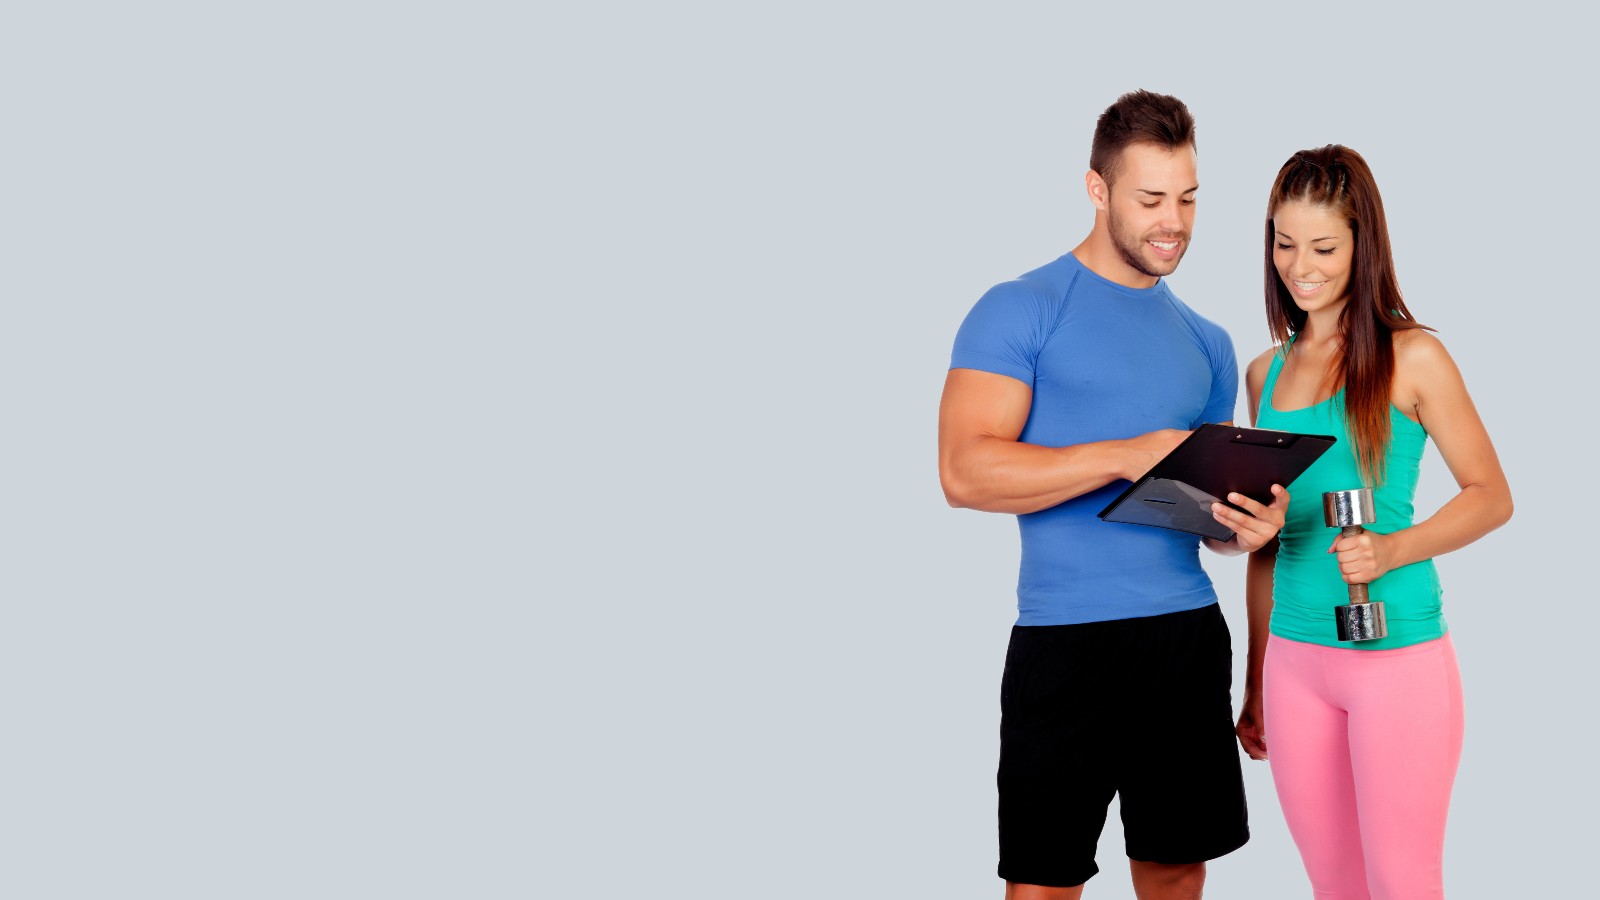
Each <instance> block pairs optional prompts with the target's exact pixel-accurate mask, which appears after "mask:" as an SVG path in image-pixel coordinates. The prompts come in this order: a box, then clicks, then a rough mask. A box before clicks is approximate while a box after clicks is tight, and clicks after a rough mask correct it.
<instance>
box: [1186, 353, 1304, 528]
mask: <svg viewBox="0 0 1600 900" xmlns="http://www.w3.org/2000/svg"><path fill="white" fill-rule="evenodd" d="M1207 324H1208V325H1210V328H1211V333H1210V335H1209V337H1210V341H1209V346H1208V347H1207V350H1206V356H1207V357H1208V358H1209V359H1210V361H1211V397H1210V399H1209V400H1207V402H1206V409H1205V412H1204V413H1202V414H1201V416H1200V421H1201V422H1216V423H1217V424H1218V425H1223V426H1228V427H1232V425H1233V409H1234V406H1235V405H1237V403H1238V398H1239V362H1238V357H1236V356H1235V355H1234V352H1233V340H1232V339H1231V338H1229V337H1228V333H1227V332H1226V331H1223V330H1222V328H1221V327H1219V326H1217V325H1215V324H1211V323H1207ZM1256 368H1258V367H1256V366H1255V364H1254V363H1252V364H1251V371H1249V372H1247V373H1245V386H1246V388H1247V389H1249V390H1247V394H1248V396H1249V398H1250V412H1251V420H1252V421H1254V416H1255V404H1256V393H1257V391H1258V390H1259V386H1258V385H1256V384H1255V379H1256V378H1258V377H1259V376H1261V375H1263V374H1264V372H1257V371H1256ZM1224 499H1226V500H1227V501H1228V503H1232V504H1234V505H1236V506H1242V507H1244V509H1245V512H1239V511H1238V510H1236V509H1234V508H1233V507H1231V506H1229V505H1228V504H1227V503H1213V504H1211V515H1212V517H1213V518H1215V519H1216V520H1217V521H1218V522H1221V523H1222V524H1224V525H1226V526H1228V527H1229V528H1231V529H1233V534H1234V537H1233V540H1230V541H1215V540H1212V539H1211V538H1203V539H1202V540H1203V541H1204V543H1205V545H1206V546H1207V547H1209V548H1210V549H1211V551H1212V552H1213V553H1216V554H1218V555H1221V556H1238V555H1239V554H1241V553H1253V552H1255V551H1257V550H1260V549H1261V548H1262V547H1265V546H1266V545H1267V544H1270V543H1271V542H1272V541H1273V539H1274V538H1276V537H1277V536H1278V531H1279V530H1280V529H1281V528H1283V518H1284V514H1285V513H1286V512H1287V511H1288V509H1289V492H1288V491H1287V490H1285V489H1284V487H1283V486H1282V485H1278V484H1275V485H1273V486H1272V504H1271V505H1270V506H1264V505H1262V504H1261V503H1259V502H1257V501H1255V500H1252V499H1251V498H1249V497H1246V496H1245V495H1243V494H1229V495H1228V496H1227V497H1225V498H1224ZM1247 513H1248V515H1247Z"/></svg>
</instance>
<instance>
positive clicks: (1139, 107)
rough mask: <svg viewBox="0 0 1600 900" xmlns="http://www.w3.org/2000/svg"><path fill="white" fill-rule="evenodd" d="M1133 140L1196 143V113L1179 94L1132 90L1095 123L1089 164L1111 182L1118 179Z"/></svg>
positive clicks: (1168, 145)
mask: <svg viewBox="0 0 1600 900" xmlns="http://www.w3.org/2000/svg"><path fill="white" fill-rule="evenodd" d="M1129 144H1155V145H1156V146H1158V147H1164V148H1166V149H1168V150H1176V149H1178V148H1179V147H1183V146H1189V147H1194V146H1195V142H1194V116H1191V115H1189V107H1187V106H1184V105H1183V101H1182V100H1179V99H1178V98H1177V97H1172V96H1169V95H1167V94H1156V93H1151V92H1150V91H1145V90H1139V91H1129V92H1128V93H1126V94H1123V95H1122V96H1121V97H1118V98H1117V102H1115V103H1113V104H1111V105H1110V106H1108V107H1106V111H1105V112H1103V113H1101V114H1100V120H1099V121H1098V122H1096V123H1095V126H1094V144H1093V145H1092V146H1091V147H1090V148H1089V168H1091V169H1093V170H1095V171H1096V172H1099V173H1100V177H1101V178H1104V179H1105V181H1106V184H1107V185H1110V184H1111V183H1112V182H1113V181H1114V180H1115V179H1116V170H1117V164H1118V163H1120V162H1121V161H1122V150H1123V148H1125V147H1127V146H1128V145H1129Z"/></svg>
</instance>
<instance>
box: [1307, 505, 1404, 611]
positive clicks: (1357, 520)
mask: <svg viewBox="0 0 1600 900" xmlns="http://www.w3.org/2000/svg"><path fill="white" fill-rule="evenodd" d="M1322 518H1323V521H1325V522H1327V523H1328V527H1329V528H1338V529H1341V530H1342V533H1344V534H1361V532H1362V530H1363V529H1362V527H1361V526H1363V525H1371V524H1372V523H1373V522H1376V521H1378V514H1377V509H1376V507H1375V506H1374V504H1373V502H1372V489H1371V488H1358V489H1356V490H1353V491H1329V492H1327V493H1326V494H1323V495H1322ZM1345 587H1347V588H1349V589H1350V603H1349V605H1348V606H1335V607H1334V608H1333V619H1334V623H1335V625H1336V626H1337V627H1338V629H1339V640H1341V641H1370V640H1375V639H1377V638H1381V637H1383V636H1385V635H1387V634H1388V633H1389V622H1388V620H1387V619H1385V618H1384V615H1383V603H1382V602H1381V601H1373V600H1370V599H1369V598H1368V597H1367V586H1366V585H1364V584H1347V585H1345Z"/></svg>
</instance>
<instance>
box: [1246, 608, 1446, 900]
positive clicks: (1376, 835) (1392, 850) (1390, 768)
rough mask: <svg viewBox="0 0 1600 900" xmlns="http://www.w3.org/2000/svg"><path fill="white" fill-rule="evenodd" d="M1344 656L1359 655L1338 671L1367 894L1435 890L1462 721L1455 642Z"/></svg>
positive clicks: (1440, 890)
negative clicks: (1351, 666)
mask: <svg viewBox="0 0 1600 900" xmlns="http://www.w3.org/2000/svg"><path fill="white" fill-rule="evenodd" d="M1349 662H1351V663H1355V664H1359V665H1360V669H1359V671H1356V670H1354V669H1352V671H1351V672H1349V673H1348V674H1347V676H1346V681H1347V683H1348V684H1349V685H1350V690H1349V691H1348V692H1347V699H1348V705H1349V709H1350V747H1351V754H1352V758H1353V760H1354V765H1355V782H1356V806H1357V808H1358V809H1359V810H1360V818H1361V843H1362V849H1363V856H1364V857H1365V859H1366V864H1367V884H1368V885H1369V887H1370V888H1371V891H1372V897H1373V900H1434V898H1442V897H1443V896H1444V881H1443V864H1444V829H1445V817H1446V815H1447V814H1448V813H1449V810H1450V788H1451V786H1452V785H1453V784H1454V783H1455V776H1456V766H1457V764H1458V763H1459V762H1460V760H1461V737H1462V728H1463V716H1462V703H1461V675H1460V672H1459V671H1458V670H1457V668H1456V655H1455V648H1454V647H1453V646H1452V645H1451V643H1450V636H1449V635H1445V636H1444V637H1442V638H1440V639H1439V640H1437V641H1429V642H1428V643H1426V644H1418V645H1417V646H1415V647H1403V648H1400V649H1398V650H1379V651H1376V652H1375V653H1371V654H1368V653H1362V654H1360V658H1357V659H1352V660H1349ZM1269 721H1270V720H1269Z"/></svg>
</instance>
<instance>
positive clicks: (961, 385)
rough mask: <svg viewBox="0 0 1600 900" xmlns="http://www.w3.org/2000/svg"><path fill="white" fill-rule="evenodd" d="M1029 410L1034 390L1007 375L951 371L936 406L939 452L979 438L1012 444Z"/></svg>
mask: <svg viewBox="0 0 1600 900" xmlns="http://www.w3.org/2000/svg"><path fill="white" fill-rule="evenodd" d="M1032 407H1033V389H1032V388H1030V387H1029V386H1028V385H1026V384H1023V383H1022V382H1020V381H1018V380H1017V379H1015V378H1012V377H1011V376H1009V375H996V374H995V373H993V372H983V371H980V370H978V369H951V370H950V372H949V374H948V375H946V376H945V381H944V398H943V399H942V400H941V401H940V402H939V447H940V451H941V452H948V451H949V450H950V449H952V445H953V444H956V443H962V442H966V441H970V440H972V439H974V438H978V437H997V438H1001V439H1003V440H1007V441H1014V440H1016V439H1017V438H1018V437H1019V436H1021V434H1022V427H1023V426H1024V425H1026V424H1027V423H1028V411H1029V410H1030V409H1032Z"/></svg>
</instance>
